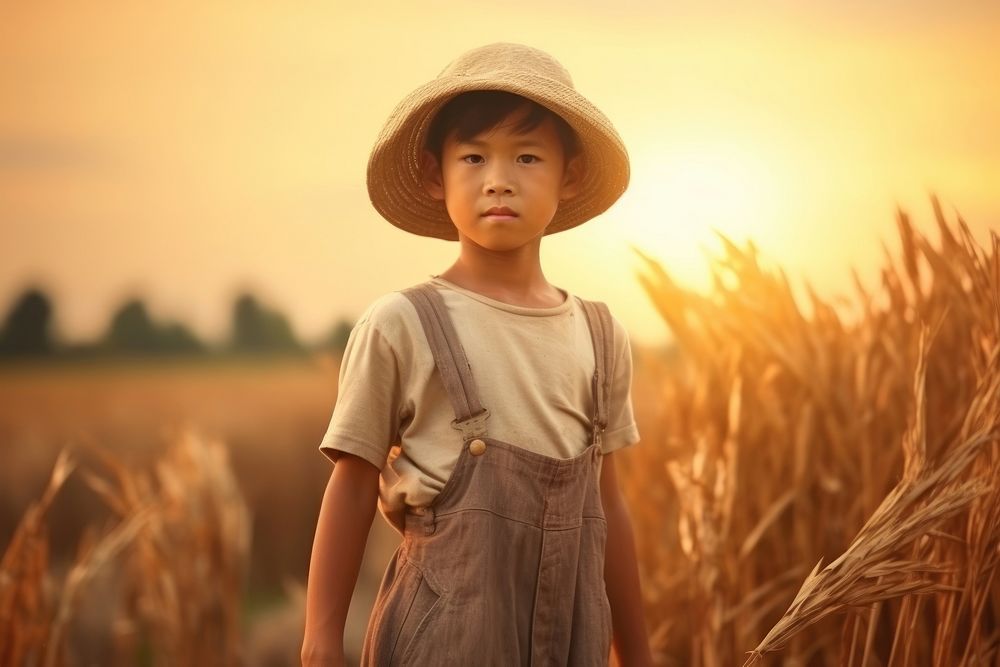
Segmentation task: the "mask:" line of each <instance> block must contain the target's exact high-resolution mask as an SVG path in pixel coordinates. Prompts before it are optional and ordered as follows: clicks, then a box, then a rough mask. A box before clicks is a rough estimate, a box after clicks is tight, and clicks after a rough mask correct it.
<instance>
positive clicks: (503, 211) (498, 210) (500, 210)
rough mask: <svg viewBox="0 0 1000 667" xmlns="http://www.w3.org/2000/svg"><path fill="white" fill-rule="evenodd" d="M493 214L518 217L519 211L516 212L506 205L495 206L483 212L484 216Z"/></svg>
mask: <svg viewBox="0 0 1000 667" xmlns="http://www.w3.org/2000/svg"><path fill="white" fill-rule="evenodd" d="M492 216H498V217H504V218H516V217H517V213H515V212H514V211H513V210H512V209H509V208H507V207H506V206H494V207H493V208H491V209H488V210H487V211H486V212H485V213H483V217H492Z"/></svg>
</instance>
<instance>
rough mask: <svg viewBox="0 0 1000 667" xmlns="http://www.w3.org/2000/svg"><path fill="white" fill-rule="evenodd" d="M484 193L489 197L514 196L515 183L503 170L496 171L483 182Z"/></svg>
mask: <svg viewBox="0 0 1000 667" xmlns="http://www.w3.org/2000/svg"><path fill="white" fill-rule="evenodd" d="M483 192H484V193H485V194H488V195H496V194H505V195H512V194H514V182H513V180H512V179H511V178H509V177H508V176H507V173H506V172H505V171H504V170H502V169H494V170H492V171H491V172H490V173H489V174H487V175H486V179H485V180H484V181H483Z"/></svg>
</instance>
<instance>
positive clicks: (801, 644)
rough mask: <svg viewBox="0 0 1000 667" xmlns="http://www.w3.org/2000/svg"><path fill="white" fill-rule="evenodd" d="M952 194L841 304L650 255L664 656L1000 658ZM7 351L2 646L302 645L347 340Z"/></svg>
mask: <svg viewBox="0 0 1000 667" xmlns="http://www.w3.org/2000/svg"><path fill="white" fill-rule="evenodd" d="M931 203H932V209H933V214H934V220H935V222H936V227H937V232H938V234H937V236H938V238H937V239H935V240H931V239H930V238H927V237H926V236H924V235H922V234H921V233H919V232H918V231H917V229H916V228H915V226H914V225H913V224H911V221H910V219H909V216H908V215H907V214H906V213H904V212H902V211H900V212H899V213H898V218H897V222H898V226H897V228H898V239H897V241H898V247H897V248H896V249H894V250H890V249H889V248H886V250H885V257H884V263H883V267H882V270H881V280H880V283H879V284H878V285H876V286H864V285H862V284H861V282H860V280H857V279H856V280H855V291H854V293H853V294H852V295H850V296H849V297H845V298H843V299H840V300H839V301H837V302H835V303H831V302H827V301H824V300H823V299H821V298H820V297H819V296H817V295H816V294H815V293H814V292H813V291H812V290H811V289H810V290H808V293H809V301H808V303H799V302H797V301H796V299H795V298H794V297H793V292H792V289H791V287H790V285H789V281H788V279H787V278H786V276H785V275H784V273H783V272H782V271H781V270H780V269H770V268H768V267H766V266H765V265H764V263H763V260H762V258H761V256H760V253H759V252H758V251H757V249H756V248H755V247H754V245H753V244H752V243H751V244H747V246H746V247H739V246H737V245H736V244H734V243H731V242H730V241H729V240H728V239H726V238H725V237H722V243H723V246H724V248H725V252H724V255H723V256H722V257H719V258H717V259H715V260H713V265H712V267H711V269H712V273H713V277H714V286H713V288H712V289H711V290H710V291H709V292H708V293H707V294H700V293H696V292H693V291H690V290H687V289H685V288H683V287H681V286H679V285H678V284H677V283H676V282H675V281H674V280H673V279H672V278H671V277H670V275H669V273H668V272H667V271H666V270H665V269H664V267H662V266H661V265H659V264H658V263H657V262H656V261H654V260H653V259H651V258H649V257H647V256H645V255H643V254H642V253H641V252H640V253H639V256H640V258H641V261H642V271H641V272H640V275H639V280H640V281H641V282H642V284H643V287H644V288H645V290H646V292H647V294H648V296H649V298H650V299H651V300H652V302H653V304H654V305H655V306H656V308H657V310H658V312H659V313H660V315H661V316H662V318H663V319H664V321H665V322H666V324H667V325H668V326H669V328H670V330H671V331H672V332H673V334H674V336H675V338H676V347H675V348H673V349H671V350H669V351H667V352H664V351H658V350H647V349H642V348H636V349H635V350H634V355H635V364H636V376H635V384H634V386H633V398H634V404H635V411H636V417H637V421H638V423H639V430H640V433H641V434H642V435H643V441H642V443H640V445H639V446H637V447H634V448H631V449H630V450H627V451H625V452H622V455H621V456H622V458H621V461H620V463H619V465H620V475H621V477H622V479H623V484H624V491H625V494H626V497H627V499H628V501H629V507H630V509H631V513H632V519H633V522H634V524H635V533H636V536H637V546H638V551H639V555H640V568H641V576H642V580H643V584H644V591H643V593H644V599H645V603H646V616H647V621H648V625H649V628H650V631H651V633H652V643H653V648H654V653H655V655H656V657H657V661H658V663H659V664H662V665H693V666H705V667H715V666H723V665H726V666H728V665H741V664H757V665H859V666H860V665H866V666H869V667H874V666H903V665H933V666H951V665H1000V630H998V626H1000V623H998V620H1000V582H998V578H997V576H996V575H997V566H998V562H1000V448H998V440H1000V426H998V421H1000V252H998V250H1000V238H998V237H997V235H996V234H995V233H993V234H992V235H991V244H990V246H989V247H987V248H983V247H981V246H980V245H978V244H977V243H976V241H975V240H974V238H973V236H972V234H971V233H970V232H969V229H968V226H967V225H966V223H965V222H964V221H963V220H962V219H961V218H960V217H958V218H956V219H955V220H948V219H947V217H946V215H945V214H944V212H943V211H942V210H941V208H940V206H939V204H938V202H937V200H936V199H932V202H931ZM4 375H5V376H6V377H4V376H0V406H3V407H2V408H0V436H2V437H3V438H4V439H5V440H6V441H7V442H6V443H5V444H6V447H5V449H4V450H2V451H3V454H2V456H3V464H4V465H3V466H0V468H2V470H0V482H2V486H0V488H2V489H3V495H2V497H0V500H2V502H0V538H2V540H3V541H2V542H0V550H2V551H3V559H2V561H0V664H2V665H74V664H92V663H94V662H99V663H100V664H108V665H115V664H122V665H126V664H153V665H189V664H213V665H236V664H248V665H258V664H259V665H264V664H268V665H278V664H294V663H295V661H296V660H297V655H298V642H299V640H300V639H301V635H300V634H298V633H300V628H301V612H302V605H303V600H302V593H301V584H302V581H303V578H304V576H305V567H306V564H307V562H308V548H309V543H310V540H311V530H312V526H313V525H314V521H315V515H316V512H317V511H318V506H319V498H320V496H321V494H322V488H323V484H324V483H325V479H326V475H328V473H329V468H328V466H327V464H326V463H325V460H323V459H322V457H321V455H320V454H319V453H318V452H317V451H316V449H315V447H316V445H317V444H318V442H319V438H320V436H321V435H322V432H323V429H324V427H325V423H326V420H327V419H328V418H329V411H330V409H331V408H332V404H333V401H334V400H335V395H336V394H335V391H336V375H337V368H336V363H335V360H317V361H315V362H313V363H311V364H307V365H304V366H302V367H285V366H277V367H274V368H260V367H257V368H251V369H239V370H237V369H230V370H219V369H214V370H212V371H204V370H200V371H196V370H184V371H182V370H177V369H170V368H159V369H157V370H154V371H149V370H148V369H147V370H146V371H144V372H143V373H142V374H141V378H140V377H139V375H137V374H135V373H133V374H129V373H128V372H124V371H122V372H119V371H114V372H111V371H101V372H93V371H87V372H81V371H79V370H74V371H71V372H70V371H58V370H55V371H53V370H47V371H45V372H44V373H41V372H34V371H23V370H19V371H16V372H14V371H7V372H4ZM378 523H380V520H378V521H377V524H378ZM394 540H395V537H394V534H393V533H392V532H391V531H390V530H389V529H388V528H386V527H385V526H384V525H376V526H373V531H372V536H371V538H370V541H369V553H368V554H367V556H366V562H365V565H364V568H363V572H362V576H361V584H360V585H359V590H358V593H357V594H356V596H355V600H354V603H353V604H352V610H351V618H350V619H349V622H348V644H349V646H351V647H354V650H355V651H356V647H357V642H358V640H359V639H360V632H361V631H363V627H364V622H365V620H366V619H367V611H368V609H370V606H371V601H372V596H373V594H374V587H375V586H377V583H378V578H379V577H380V575H381V569H382V567H383V566H384V563H385V561H386V559H387V558H388V555H389V554H390V553H391V550H392V548H394V546H395V542H394ZM351 657H352V658H355V659H356V652H355V653H354V655H353V656H351Z"/></svg>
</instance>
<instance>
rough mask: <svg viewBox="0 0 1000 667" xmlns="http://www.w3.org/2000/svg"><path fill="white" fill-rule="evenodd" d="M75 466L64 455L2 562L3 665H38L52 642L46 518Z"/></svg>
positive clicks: (0, 641) (0, 645)
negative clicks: (50, 641) (47, 590)
mask: <svg viewBox="0 0 1000 667" xmlns="http://www.w3.org/2000/svg"><path fill="white" fill-rule="evenodd" d="M74 467H75V463H74V462H73V460H72V458H71V457H70V455H69V452H68V451H67V450H63V451H62V452H60V454H59V457H58V458H57V459H56V463H55V465H54V466H53V469H52V476H51V477H50V479H49V483H48V485H47V486H46V488H45V492H44V493H43V494H42V498H41V499H40V500H39V501H38V502H37V503H34V504H32V505H31V506H30V507H29V508H28V509H27V511H25V513H24V515H23V516H22V517H21V523H20V524H19V525H18V527H17V531H16V532H15V533H14V537H13V538H12V539H11V541H10V544H8V545H7V549H6V551H5V552H4V555H3V560H2V561H0V665H24V664H32V663H36V664H37V663H38V662H39V661H40V660H41V656H42V654H43V652H44V650H45V647H46V645H47V644H48V642H49V634H50V627H51V623H52V615H53V610H52V608H51V607H52V606H51V604H50V602H49V600H48V599H47V598H48V596H47V595H46V590H45V589H46V583H47V581H46V578H47V574H48V567H49V549H48V531H47V529H46V524H45V517H46V514H47V513H48V511H49V508H50V507H51V506H52V502H53V500H55V497H56V494H57V493H58V492H59V489H61V488H62V486H63V484H64V483H65V481H66V478H67V477H69V475H70V474H71V473H72V472H73V469H74Z"/></svg>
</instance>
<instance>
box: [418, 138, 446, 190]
mask: <svg viewBox="0 0 1000 667" xmlns="http://www.w3.org/2000/svg"><path fill="white" fill-rule="evenodd" d="M420 176H421V178H422V179H423V183H424V190H426V191H427V194H429V195H430V196H431V198H432V199H436V200H438V201H443V200H444V183H443V182H442V179H441V165H440V164H438V161H437V159H436V158H435V157H434V155H432V154H431V152H430V151H429V150H427V149H426V148H425V149H424V150H423V151H421V153H420Z"/></svg>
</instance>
